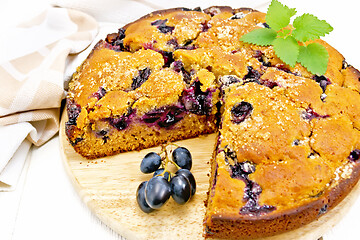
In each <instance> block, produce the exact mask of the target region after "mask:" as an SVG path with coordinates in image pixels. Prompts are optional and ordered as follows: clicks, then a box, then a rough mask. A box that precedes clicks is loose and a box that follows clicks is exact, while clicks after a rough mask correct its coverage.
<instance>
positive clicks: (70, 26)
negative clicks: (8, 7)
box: [0, 7, 98, 190]
mask: <svg viewBox="0 0 360 240" xmlns="http://www.w3.org/2000/svg"><path fill="white" fill-rule="evenodd" d="M97 32H98V24H97V22H96V21H95V19H94V18H92V17H91V16H89V15H87V14H85V13H82V12H80V11H76V10H71V9H65V8H57V7H51V8H48V9H47V10H46V11H45V12H44V13H42V14H40V15H39V16H37V17H35V18H34V19H33V20H32V21H29V22H27V23H26V24H22V25H20V26H18V27H16V28H14V29H12V30H11V31H10V32H9V33H8V36H9V37H8V38H7V39H8V40H9V41H10V42H9V44H8V46H10V47H9V49H8V51H7V52H8V53H10V54H8V55H7V56H6V59H7V61H5V62H2V63H0V84H1V86H3V87H2V88H0V95H1V96H2V97H1V100H0V143H2V142H3V143H4V144H3V145H2V146H9V143H10V145H11V146H9V147H7V148H6V149H4V150H5V152H3V154H2V156H1V157H0V181H2V180H1V179H3V178H2V177H3V176H4V175H6V176H7V177H6V178H7V179H14V177H13V176H12V173H11V172H14V174H15V175H16V174H17V175H19V174H18V173H16V172H18V171H9V170H8V166H12V165H14V164H13V163H10V162H9V161H10V160H11V159H12V158H13V157H16V165H17V166H20V165H21V164H22V165H23V163H24V162H25V159H26V156H27V152H28V151H29V149H30V147H27V146H28V145H29V144H28V143H32V144H35V145H36V146H40V145H42V144H43V143H45V142H46V141H48V140H49V139H50V138H51V137H53V136H54V135H55V134H56V133H57V132H58V129H59V121H60V107H61V100H62V99H63V98H64V96H65V94H64V86H63V85H64V83H63V82H64V73H65V69H66V59H67V57H68V55H69V54H76V53H79V52H81V51H83V50H84V49H86V48H87V47H88V46H89V45H90V44H91V42H92V41H93V39H94V38H95V36H96V34H97ZM24 36H26V42H25V43H24ZM10 43H11V44H10ZM5 44H6V43H5ZM4 86H6V87H4ZM25 139H26V140H25ZM24 146H25V147H24ZM18 151H21V154H19V153H18ZM11 161H13V160H11ZM14 161H15V160H14ZM19 168H20V169H21V168H22V167H17V169H19ZM5 170H6V171H5ZM9 176H10V177H9ZM14 182H15V181H14V180H12V181H8V182H5V184H3V185H2V186H9V188H8V189H13V186H12V184H14ZM5 189H6V187H3V188H2V189H0V190H5Z"/></svg>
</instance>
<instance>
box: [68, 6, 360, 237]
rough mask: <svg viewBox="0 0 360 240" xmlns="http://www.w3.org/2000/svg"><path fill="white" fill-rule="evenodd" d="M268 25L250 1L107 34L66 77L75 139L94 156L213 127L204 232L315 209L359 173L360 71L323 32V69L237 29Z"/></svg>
mask: <svg viewBox="0 0 360 240" xmlns="http://www.w3.org/2000/svg"><path fill="white" fill-rule="evenodd" d="M266 27H268V25H267V24H266V23H265V14H264V13H261V12H258V11H255V10H252V9H248V8H240V9H232V8H230V7H210V8H207V9H205V10H201V9H185V8H177V9H168V10H162V11H156V12H153V13H150V14H148V15H146V16H144V17H142V18H140V19H139V20H137V21H135V22H133V23H130V24H128V25H126V26H124V27H123V28H121V29H119V32H118V33H114V34H109V35H108V36H107V38H106V39H105V40H102V41H100V42H99V43H98V44H97V45H96V46H95V48H94V49H93V50H92V52H91V54H90V55H89V56H88V58H87V59H86V60H85V61H84V62H83V64H82V65H81V66H80V67H79V68H78V70H77V72H76V73H75V74H74V75H73V78H72V80H71V81H70V83H69V91H68V96H67V113H68V118H69V120H68V121H67V122H66V135H67V136H68V139H69V141H70V143H71V144H72V146H73V147H74V149H75V150H76V152H78V153H80V154H81V155H82V156H84V157H86V158H97V157H103V156H107V155H113V154H116V153H120V152H124V151H131V150H139V149H143V148H148V147H152V146H156V145H159V144H161V143H164V142H167V141H175V140H181V139H186V138H191V137H196V136H199V135H201V134H207V133H213V132H216V131H217V132H218V138H217V142H216V147H215V149H214V154H213V159H212V160H211V171H212V175H211V178H210V188H209V193H208V200H207V202H206V206H207V211H206V215H205V219H204V235H205V237H210V238H211V237H213V238H256V237H265V236H271V235H274V234H278V233H281V232H285V231H289V230H292V229H296V228H298V227H301V226H303V225H305V224H307V223H309V222H311V221H313V220H315V219H317V218H318V217H319V216H321V215H322V214H324V213H326V212H327V211H328V210H329V209H331V208H333V207H334V206H335V205H336V204H337V203H339V202H340V201H341V200H342V199H343V198H344V197H345V196H346V195H347V194H348V193H349V192H350V190H351V189H352V188H353V186H354V185H355V184H356V183H357V181H358V179H359V176H360V172H359V168H360V160H359V158H360V131H359V130H360V95H359V91H360V81H359V77H360V73H359V71H358V70H356V69H355V68H354V67H352V66H351V65H349V64H347V63H346V61H345V59H344V57H343V56H342V55H341V54H340V53H338V52H337V51H336V50H335V49H334V48H332V47H331V46H329V45H328V44H327V43H326V42H324V41H322V40H316V41H317V42H318V43H320V44H321V45H323V46H325V47H326V49H327V51H328V53H329V63H328V67H327V71H326V73H325V74H324V75H322V76H317V75H314V74H311V73H310V72H308V71H307V70H306V69H305V68H304V67H303V66H301V65H300V64H296V65H295V67H290V66H288V65H286V64H284V63H283V62H282V61H281V60H280V59H279V58H278V57H277V56H276V55H275V53H274V50H273V48H272V47H271V46H269V47H261V46H256V45H252V44H248V43H244V42H241V41H239V39H240V37H241V36H242V35H244V34H246V33H248V32H250V31H252V30H253V29H256V28H266Z"/></svg>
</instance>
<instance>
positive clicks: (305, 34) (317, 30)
mask: <svg viewBox="0 0 360 240" xmlns="http://www.w3.org/2000/svg"><path fill="white" fill-rule="evenodd" d="M293 26H294V28H295V29H294V31H293V32H292V35H293V37H294V38H295V39H296V40H298V41H300V42H306V41H309V40H313V39H318V38H320V37H323V36H325V35H326V34H328V33H330V32H331V31H332V30H333V28H332V27H331V26H330V24H328V23H327V22H326V21H324V20H319V19H318V18H317V17H315V16H314V15H311V14H308V13H305V14H303V15H301V16H300V17H297V18H296V19H295V20H294V23H293Z"/></svg>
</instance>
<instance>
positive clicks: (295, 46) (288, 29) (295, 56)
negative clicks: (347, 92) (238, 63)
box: [240, 0, 333, 75]
mask: <svg viewBox="0 0 360 240" xmlns="http://www.w3.org/2000/svg"><path fill="white" fill-rule="evenodd" d="M295 14H296V10H295V8H289V7H287V6H285V5H283V4H281V3H280V2H279V1H278V0H272V2H271V4H270V6H269V8H268V11H267V14H266V17H265V20H266V23H267V24H268V25H269V26H270V28H258V29H255V30H253V31H251V32H249V33H247V34H245V35H243V36H242V37H241V38H240V40H241V41H243V42H246V43H251V44H256V45H259V46H269V45H273V47H274V51H275V54H276V55H277V56H278V57H279V58H280V59H281V60H282V61H283V62H284V63H285V64H288V65H290V66H291V67H294V66H295V64H296V63H297V62H298V63H300V64H301V65H303V66H304V67H305V68H306V69H307V70H308V71H309V72H311V73H313V74H317V75H323V74H325V72H326V69H327V64H328V62H329V53H328V52H327V50H326V48H325V47H324V46H323V45H321V44H319V43H310V44H308V45H307V44H305V42H307V41H309V40H315V39H318V38H320V37H323V36H325V35H326V34H328V33H330V32H331V31H332V30H333V28H332V27H331V26H330V24H328V23H327V22H326V21H324V20H319V19H318V18H317V17H315V16H314V15H312V14H308V13H305V14H303V15H301V16H299V17H297V18H295V20H294V22H293V25H292V26H291V25H289V24H290V21H291V17H293V16H294V15H295Z"/></svg>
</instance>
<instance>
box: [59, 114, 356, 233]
mask: <svg viewBox="0 0 360 240" xmlns="http://www.w3.org/2000/svg"><path fill="white" fill-rule="evenodd" d="M65 121H66V116H65V114H63V117H62V121H61V127H60V145H61V146H60V147H61V150H62V151H61V152H62V155H63V156H62V158H63V161H64V164H65V168H66V170H67V172H68V175H69V177H70V178H71V179H72V182H73V184H74V187H75V188H76V190H77V192H78V193H79V195H80V196H81V198H82V199H83V201H84V202H85V203H86V204H87V206H88V207H89V208H90V210H91V211H92V212H93V213H94V214H95V215H96V216H97V217H99V219H101V221H103V222H104V223H105V224H107V225H108V226H109V227H110V228H112V229H113V230H115V231H116V232H118V233H119V234H120V235H121V236H123V237H125V238H126V239H203V226H202V223H203V218H204V214H205V207H204V201H205V199H206V193H207V191H208V186H209V174H210V165H209V161H210V158H211V155H212V151H213V147H214V143H215V137H216V135H215V134H211V135H206V136H201V137H198V138H194V139H188V140H183V141H179V142H177V144H178V145H180V146H184V147H186V148H188V149H189V150H190V152H191V153H192V156H193V167H192V170H191V171H192V173H193V174H194V176H195V178H196V182H197V191H196V194H195V195H194V196H193V197H192V199H191V201H190V202H188V203H187V204H185V205H178V204H176V203H175V202H174V201H173V200H172V199H170V200H169V201H168V202H167V203H166V204H165V206H163V207H162V208H161V209H160V210H156V211H154V212H152V213H150V214H146V213H143V212H142V211H141V210H140V209H139V208H138V206H137V203H136V196H135V194H136V189H137V187H138V186H139V184H140V183H141V182H143V181H146V180H149V179H150V178H151V176H152V174H150V175H149V174H143V173H141V172H140V168H139V166H140V162H141V160H142V158H143V157H144V155H145V154H146V153H148V152H150V151H159V150H160V147H155V148H151V149H145V150H142V151H133V152H127V153H121V154H118V155H115V156H110V157H105V158H99V159H95V160H87V159H85V158H83V157H81V156H80V155H79V154H77V153H76V152H75V151H74V149H73V148H72V146H71V145H70V144H69V142H68V141H67V138H66V136H65V130H64V126H65ZM359 192H360V184H359V183H358V184H357V185H356V187H355V189H354V190H353V191H352V192H351V193H350V194H349V195H348V196H347V198H346V199H345V200H344V201H342V202H341V203H340V204H339V205H338V206H337V207H336V208H334V209H333V210H331V211H329V212H328V213H327V214H325V215H323V216H322V217H321V218H319V219H318V220H317V221H314V222H313V223H311V224H308V225H306V226H304V227H302V228H300V229H297V230H294V231H291V232H288V233H285V234H281V235H277V236H274V237H268V238H265V239H266V240H280V239H287V240H290V239H297V240H298V239H300V240H305V239H306V240H307V239H309V240H316V239H318V238H320V237H321V236H322V235H323V234H324V233H325V232H327V231H328V230H329V229H331V228H332V227H333V226H334V225H335V224H336V223H337V222H338V221H339V220H340V219H341V218H342V217H343V216H344V215H345V214H346V212H347V211H348V210H349V208H350V207H351V205H352V203H353V202H354V201H355V200H356V197H357V196H358V195H359ZM265 239H264V240H265Z"/></svg>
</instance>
